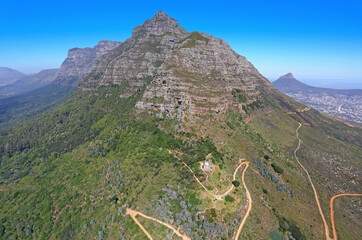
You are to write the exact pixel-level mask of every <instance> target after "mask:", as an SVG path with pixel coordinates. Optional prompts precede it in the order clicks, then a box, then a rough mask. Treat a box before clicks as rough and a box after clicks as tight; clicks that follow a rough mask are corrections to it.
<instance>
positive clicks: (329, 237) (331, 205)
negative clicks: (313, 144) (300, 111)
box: [294, 109, 362, 240]
mask: <svg viewBox="0 0 362 240" xmlns="http://www.w3.org/2000/svg"><path fill="white" fill-rule="evenodd" d="M308 110H309V109H308ZM301 126H302V124H301V123H299V126H298V128H297V130H296V135H297V139H298V146H297V148H296V149H295V151H294V157H295V159H296V160H297V162H298V164H299V165H300V166H301V167H302V168H303V170H304V171H305V173H306V174H307V176H308V180H309V182H310V184H311V185H312V188H313V192H314V196H315V200H316V203H317V206H318V210H319V213H320V215H321V217H322V220H323V224H324V231H325V235H326V240H337V238H338V237H337V231H336V227H335V223H334V209H333V201H334V199H336V198H337V197H342V196H362V194H358V193H342V194H338V195H335V196H333V197H332V198H331V200H330V204H329V207H330V211H331V223H332V230H333V238H332V237H331V236H330V232H329V227H328V224H327V221H326V219H325V217H324V214H323V211H322V208H321V205H320V202H319V198H318V194H317V191H316V189H315V187H314V184H313V182H312V179H311V177H310V175H309V173H308V171H307V169H306V168H305V167H304V166H303V165H302V164H301V163H300V162H299V159H298V157H297V151H298V150H299V148H300V145H301V143H302V140H300V138H299V133H298V130H299V128H300V127H301Z"/></svg>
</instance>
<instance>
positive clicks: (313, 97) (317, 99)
mask: <svg viewBox="0 0 362 240" xmlns="http://www.w3.org/2000/svg"><path fill="white" fill-rule="evenodd" d="M273 85H274V86H275V87H276V88H277V89H278V90H279V91H281V92H283V93H286V94H287V95H288V96H290V97H292V98H294V99H295V100H297V101H299V102H301V103H303V104H306V105H308V106H310V107H313V108H315V109H317V110H319V111H321V112H324V113H327V114H330V115H333V116H336V117H340V118H343V119H347V120H351V121H356V122H359V123H361V122H362V107H361V106H362V89H330V88H319V87H312V86H309V85H307V84H304V83H302V82H300V81H298V80H296V79H295V78H294V76H293V74H292V73H288V74H286V75H284V76H281V77H280V78H279V79H278V80H276V81H275V82H273Z"/></svg>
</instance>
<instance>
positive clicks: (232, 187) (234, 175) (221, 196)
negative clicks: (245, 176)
mask: <svg viewBox="0 0 362 240" xmlns="http://www.w3.org/2000/svg"><path fill="white" fill-rule="evenodd" d="M175 157H176V158H178V157H177V156H175ZM178 159H179V158H178ZM179 160H180V159H179ZM242 160H245V159H244V158H241V159H239V161H240V162H241V161H242ZM182 163H183V164H184V165H185V166H186V167H187V168H188V169H189V170H190V172H191V173H192V175H193V177H194V178H195V180H196V181H197V182H198V183H199V184H200V185H201V187H202V188H203V189H204V190H205V191H207V192H208V193H209V194H210V195H212V197H213V198H215V199H217V200H221V199H222V198H223V197H225V196H226V195H228V194H229V193H230V192H231V191H232V190H233V189H234V188H235V187H234V185H233V184H231V186H230V188H229V189H228V190H226V192H225V193H223V194H219V195H216V194H214V193H213V192H212V191H210V190H209V189H207V188H206V187H205V185H204V184H202V182H201V181H200V180H199V178H198V177H196V175H195V173H194V171H193V170H192V169H191V168H190V167H189V166H188V165H187V164H186V163H185V162H182ZM244 164H247V165H248V166H249V162H241V163H240V164H239V166H238V167H237V168H236V169H235V171H234V174H233V181H235V180H236V173H237V171H238V170H239V168H240V167H241V166H242V165H244Z"/></svg>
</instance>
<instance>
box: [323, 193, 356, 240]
mask: <svg viewBox="0 0 362 240" xmlns="http://www.w3.org/2000/svg"><path fill="white" fill-rule="evenodd" d="M342 196H359V197H362V194H359V193H342V194H338V195H335V196H333V197H332V198H331V201H330V203H329V207H330V209H331V222H332V229H333V240H337V231H336V226H335V223H334V209H333V201H334V199H336V198H337V197H342Z"/></svg>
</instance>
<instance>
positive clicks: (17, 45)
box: [0, 0, 362, 88]
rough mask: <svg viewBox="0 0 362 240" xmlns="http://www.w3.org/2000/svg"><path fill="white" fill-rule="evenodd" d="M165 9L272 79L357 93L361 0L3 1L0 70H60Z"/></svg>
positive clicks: (361, 63)
mask: <svg viewBox="0 0 362 240" xmlns="http://www.w3.org/2000/svg"><path fill="white" fill-rule="evenodd" d="M158 10H162V11H164V12H166V13H167V14H168V15H169V16H171V17H173V18H175V19H177V20H178V22H179V23H180V25H181V26H183V27H184V28H186V30H188V31H193V30H195V31H202V32H207V33H209V34H212V35H214V36H216V37H219V38H223V39H224V40H226V41H227V42H228V43H230V45H231V47H232V48H233V49H234V50H235V51H236V52H238V53H239V54H241V55H243V56H245V57H247V59H248V60H249V61H251V62H252V63H253V64H254V65H255V66H256V67H257V68H258V69H259V71H260V72H261V73H262V74H263V75H264V76H266V77H268V78H269V79H272V80H274V79H276V78H277V77H278V76H280V75H283V74H285V73H287V72H293V73H294V75H295V77H296V78H297V79H300V80H303V81H305V82H307V83H310V84H312V85H319V86H327V87H338V88H362V17H361V16H360V14H361V12H362V1H346V0H345V1H333V0H330V1H324V0H323V1H318V0H314V1H310V0H303V1H301V0H298V1H294V0H289V1H279V0H273V1H270V0H268V1H261V0H254V1H250V0H248V1H243V0H239V1H210V0H209V1H200V0H186V1H176V0H174V1H170V0H168V1H132V2H131V1H120V0H118V1H113V0H110V1H104V2H102V1H99V0H98V1H92V0H84V1H79V0H72V1H68V0H63V1H51V0H48V1H38V0H33V1H24V0H0V66H7V67H11V68H14V69H17V70H20V71H23V72H25V73H30V72H37V71H39V70H41V69H45V68H56V67H59V66H60V64H61V63H62V61H63V60H64V59H65V58H66V55H67V50H68V49H70V48H73V47H89V46H94V45H96V44H97V42H98V41H99V40H102V39H107V40H117V41H124V40H125V39H126V38H128V37H130V36H131V33H132V29H133V27H134V26H137V25H141V24H142V23H143V22H144V21H145V20H146V19H149V18H152V16H153V15H154V14H155V13H156V12H157V11H158Z"/></svg>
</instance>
